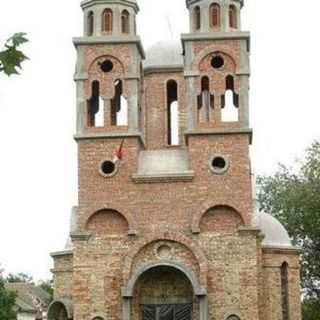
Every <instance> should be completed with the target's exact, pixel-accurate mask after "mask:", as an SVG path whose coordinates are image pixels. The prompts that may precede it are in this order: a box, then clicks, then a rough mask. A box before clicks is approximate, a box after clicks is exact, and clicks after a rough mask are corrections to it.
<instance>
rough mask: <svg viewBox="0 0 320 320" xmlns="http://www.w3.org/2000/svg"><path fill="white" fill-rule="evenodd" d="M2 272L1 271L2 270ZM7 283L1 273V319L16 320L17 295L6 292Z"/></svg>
mask: <svg viewBox="0 0 320 320" xmlns="http://www.w3.org/2000/svg"><path fill="white" fill-rule="evenodd" d="M0 272H1V270H0ZM4 284H5V281H4V279H3V277H2V274H1V273H0V319H1V320H15V319H16V312H15V311H14V306H15V301H16V294H15V293H14V292H11V291H8V290H6V288H5V286H4Z"/></svg>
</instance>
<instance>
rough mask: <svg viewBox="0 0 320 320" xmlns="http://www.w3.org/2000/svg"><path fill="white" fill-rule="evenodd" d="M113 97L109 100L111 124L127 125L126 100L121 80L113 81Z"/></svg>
mask: <svg viewBox="0 0 320 320" xmlns="http://www.w3.org/2000/svg"><path fill="white" fill-rule="evenodd" d="M114 91H115V94H114V97H113V99H112V100H111V125H112V126H127V125H128V102H127V100H126V98H125V97H124V96H123V84H122V81H121V80H116V81H115V82H114Z"/></svg>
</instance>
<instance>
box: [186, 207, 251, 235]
mask: <svg viewBox="0 0 320 320" xmlns="http://www.w3.org/2000/svg"><path fill="white" fill-rule="evenodd" d="M216 207H227V208H231V209H232V210H233V211H235V212H237V214H238V215H239V216H240V218H241V221H242V224H243V225H245V224H246V219H245V217H244V215H243V214H242V211H241V210H240V209H239V208H238V207H237V204H236V203H229V204H228V205H227V204H225V203H224V201H221V202H220V204H219V205H217V204H212V203H211V202H209V201H208V202H205V203H204V204H203V205H202V206H198V207H195V208H193V209H192V210H193V211H192V222H191V231H192V233H194V234H198V233H200V221H201V218H202V216H203V215H204V214H205V213H206V212H208V210H210V209H213V208H216Z"/></svg>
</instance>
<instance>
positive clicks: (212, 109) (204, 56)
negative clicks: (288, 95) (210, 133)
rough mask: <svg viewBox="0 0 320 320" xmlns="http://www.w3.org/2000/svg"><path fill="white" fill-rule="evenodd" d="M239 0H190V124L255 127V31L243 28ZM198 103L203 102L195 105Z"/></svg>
mask: <svg viewBox="0 0 320 320" xmlns="http://www.w3.org/2000/svg"><path fill="white" fill-rule="evenodd" d="M242 6H243V1H239V0H232V1H227V0H217V1H215V2H212V1H208V0H188V1H187V7H188V9H189V12H190V33H188V34H184V35H182V42H183V47H184V52H185V79H186V82H187V86H188V89H189V95H188V100H187V104H188V113H189V117H188V119H189V124H188V127H189V130H191V131H192V130H194V129H207V130H209V129H210V130H215V131H216V130H220V131H221V130H222V129H223V130H222V131H221V133H228V134H229V133H230V130H238V131H239V130H241V131H242V132H244V131H246V132H247V134H249V135H251V130H249V103H248V91H249V76H250V71H249V50H250V35H249V33H248V32H243V31H241V30H240V29H241V27H240V10H241V8H242ZM194 106H197V107H196V108H194Z"/></svg>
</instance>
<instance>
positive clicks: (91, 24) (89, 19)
mask: <svg viewBox="0 0 320 320" xmlns="http://www.w3.org/2000/svg"><path fill="white" fill-rule="evenodd" d="M93 30H94V15H93V12H92V11H90V12H89V13H88V16H87V35H88V36H89V37H90V36H92V35H93Z"/></svg>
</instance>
